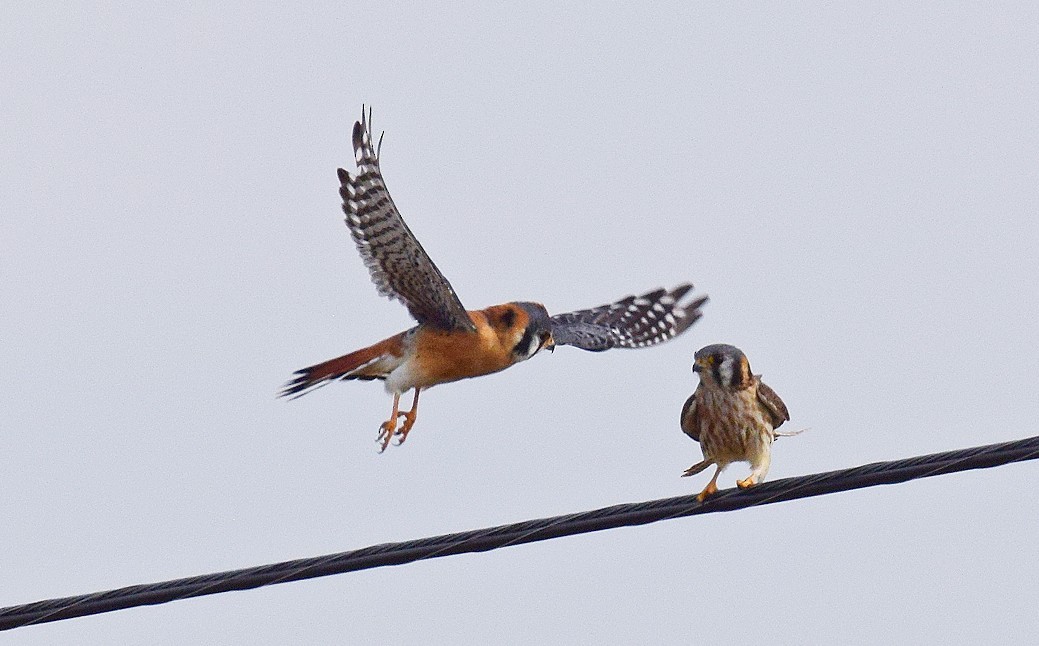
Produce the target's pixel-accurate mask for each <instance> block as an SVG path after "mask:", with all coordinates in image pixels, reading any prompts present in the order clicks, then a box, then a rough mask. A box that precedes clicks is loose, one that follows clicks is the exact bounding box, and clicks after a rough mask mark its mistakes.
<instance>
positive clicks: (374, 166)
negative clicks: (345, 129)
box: [339, 108, 476, 331]
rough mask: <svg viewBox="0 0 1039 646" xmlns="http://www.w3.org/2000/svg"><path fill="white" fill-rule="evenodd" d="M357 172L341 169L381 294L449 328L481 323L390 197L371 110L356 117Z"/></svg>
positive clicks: (348, 207) (350, 216)
mask: <svg viewBox="0 0 1039 646" xmlns="http://www.w3.org/2000/svg"><path fill="white" fill-rule="evenodd" d="M353 146H354V158H355V161H356V162H357V174H356V175H351V174H350V173H348V172H347V171H345V170H343V169H342V168H340V169H339V184H340V186H339V194H340V195H341V196H342V198H343V211H344V212H345V213H346V225H347V226H348V227H349V228H350V234H351V235H352V236H353V239H354V242H355V243H356V244H357V250H358V251H359V252H360V253H361V259H362V260H364V264H365V265H366V266H367V267H368V271H369V272H370V273H371V276H372V282H374V283H375V287H376V288H377V289H378V290H379V294H381V295H383V296H388V297H389V298H392V299H396V300H398V301H400V302H402V303H404V305H405V307H407V308H408V311H409V312H411V315H412V316H413V317H415V320H416V321H418V322H419V323H422V324H425V325H431V326H434V327H437V328H441V329H444V330H469V331H473V330H475V329H476V327H475V326H474V325H473V322H472V321H471V320H470V319H469V315H468V314H466V311H465V307H463V306H462V302H461V301H460V300H458V296H457V295H456V294H455V290H454V289H453V288H452V287H451V283H449V282H447V279H446V278H444V275H443V274H441V273H440V270H439V269H437V266H436V265H434V264H433V261H432V260H430V258H429V255H428V254H427V253H426V251H425V250H424V249H423V248H422V245H420V244H419V241H418V240H417V239H416V238H415V235H414V234H413V233H412V232H411V230H410V229H409V228H408V225H407V224H405V223H404V219H403V218H401V216H400V212H398V211H397V207H396V206H394V204H393V199H392V198H390V192H389V191H388V190H387V189H386V183H385V182H384V181H383V178H382V171H380V170H379V155H378V152H376V150H375V148H374V147H373V146H372V132H371V110H369V113H368V116H367V118H365V114H364V109H363V108H362V109H361V120H360V121H358V122H356V123H354V131H353Z"/></svg>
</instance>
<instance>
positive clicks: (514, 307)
mask: <svg viewBox="0 0 1039 646" xmlns="http://www.w3.org/2000/svg"><path fill="white" fill-rule="evenodd" d="M484 312H485V314H486V315H487V320H488V322H489V323H490V325H491V327H492V328H493V329H494V331H495V333H496V334H497V335H498V338H499V339H501V342H502V344H503V345H505V346H506V347H508V348H510V349H511V354H512V362H513V363H517V362H520V361H525V360H527V359H529V358H531V357H533V356H534V355H535V354H537V353H538V352H540V351H541V350H543V349H544V350H549V351H552V350H554V349H555V345H556V342H555V340H554V339H553V338H552V319H551V318H550V317H549V315H548V311H547V310H546V309H545V306H544V305H542V304H540V303H527V302H517V303H505V304H504V305H495V306H493V307H488V308H487V309H486V310H484Z"/></svg>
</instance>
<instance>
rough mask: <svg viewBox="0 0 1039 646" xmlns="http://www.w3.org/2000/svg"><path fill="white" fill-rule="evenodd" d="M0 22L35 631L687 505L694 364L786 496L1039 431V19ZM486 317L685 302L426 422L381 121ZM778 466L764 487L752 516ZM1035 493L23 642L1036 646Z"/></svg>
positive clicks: (194, 11) (3, 153)
mask: <svg viewBox="0 0 1039 646" xmlns="http://www.w3.org/2000/svg"><path fill="white" fill-rule="evenodd" d="M28 5H29V3H21V4H20V5H19V4H15V5H7V6H5V9H4V13H5V17H4V19H3V20H2V21H0V85H2V87H3V88H4V90H3V95H2V100H0V123H2V124H3V125H2V127H0V164H2V173H0V211H2V214H3V215H2V218H0V303H2V307H0V393H2V394H0V426H2V433H0V437H2V439H3V448H2V450H0V518H2V519H3V529H2V530H0V606H8V605H14V604H21V603H27V602H30V601H36V600H39V599H45V598H51V597H59V596H66V595H73V594H80V593H86V592H94V591H99V590H104V589H109V588H115V587H121V586H125V585H131V584H137V583H149V582H155V581H161V580H166V579H170V578H177V577H184V576H191V575H196V574H203V573H209V572H214V571H221V570H227V569H232V568H240V567H247V566H253V565H260V564H264V563H271V562H276V561H282V560H287V559H293V558H300V557H307V556H316V555H320V554H326V553H331V552H338V551H343V550H349V549H355V548H359V547H364V546H367V545H370V544H374V543H380V542H387V541H398V540H407V539H412V538H419V537H424V536H430V535H435V534H440V533H448V532H455V531H462V530H467V529H474V528H480V527H485V526H490V525H496V524H501V523H507V522H514V521H520V520H525V519H530V518H538V517H543V516H551V515H555V514H562V513H569V512H574V511H580V510H586V509H592V508H596V507H601V506H606V505H611V504H616V503H621V502H633V501H640V500H648V499H655V498H663V497H670V496H677V495H683V494H687V493H688V494H692V493H695V492H697V491H699V490H700V488H702V487H703V486H704V484H705V483H706V481H707V479H708V478H709V474H708V473H705V474H702V475H701V476H698V477H696V478H692V479H683V478H679V475H680V474H681V473H682V471H683V470H684V469H685V468H686V467H688V466H689V465H690V464H692V463H694V462H696V461H698V460H699V459H700V450H699V447H698V446H697V445H696V444H695V443H694V442H691V441H690V440H689V439H688V438H687V437H685V436H684V435H683V434H682V433H681V431H680V430H679V427H678V415H679V410H680V408H681V406H682V403H683V402H684V400H685V398H686V397H687V396H688V395H689V393H690V392H691V391H692V389H693V388H694V387H695V383H696V381H695V378H694V375H693V374H692V373H691V372H690V370H689V367H690V364H691V359H692V355H693V353H694V352H695V351H696V350H697V349H698V348H699V347H702V346H704V345H707V344H708V343H715V342H727V343H732V344H735V345H737V346H739V347H741V348H742V349H743V350H744V351H745V352H746V353H747V355H748V356H749V358H750V361H751V365H752V367H753V368H754V370H755V371H756V372H760V373H763V374H764V376H765V380H766V382H767V383H768V384H769V385H771V386H772V387H773V388H774V389H775V390H776V391H777V392H778V393H779V394H780V395H781V396H782V397H783V398H784V400H785V401H786V403H787V405H788V406H789V408H790V411H791V414H792V417H793V419H792V421H791V422H790V427H791V430H796V429H800V428H807V429H809V430H808V431H807V432H805V433H804V434H802V435H801V436H799V437H796V438H791V439H783V440H781V441H780V442H779V443H778V444H777V445H776V446H775V450H774V459H773V466H772V471H771V473H770V474H769V476H770V477H769V479H777V478H783V477H788V476H795V475H801V474H806V473H812V472H817V471H824V470H831V469H837V468H843V467H849V466H854V465H859V464H863V463H867V462H872V461H877V460H887V459H896V458H902V457H908V456H912V455H917V454H922V453H930V452H936V451H944V450H950V449H956V448H962V447H968V446H973V445H978V444H986V443H992V442H999V441H1004V440H1011V439H1017V438H1023V437H1028V436H1032V435H1035V434H1037V433H1039V430H1037V426H1036V423H1035V422H1036V419H1039V395H1037V392H1039V391H1037V388H1036V384H1035V376H1036V374H1037V373H1039V344H1037V342H1036V320H1037V317H1039V290H1037V269H1039V263H1037V261H1036V254H1037V246H1039V225H1037V224H1036V216H1037V214H1039V125H1037V123H1039V120H1037V119H1039V8H1037V7H1036V5H1035V4H1034V3H1030V2H1019V3H993V2H986V3H974V4H973V5H971V6H966V5H965V4H964V3H948V2H935V3H913V4H912V5H911V6H909V7H906V6H903V3H895V2H891V3H874V2H860V3H837V4H833V3H797V4H796V6H794V7H791V6H788V5H787V4H786V3H782V4H780V3H698V4H689V3H681V4H680V3H675V4H670V5H656V7H655V8H653V9H646V8H641V7H634V6H631V5H630V4H620V3H616V4H612V5H605V6H601V7H598V8H591V7H583V8H570V9H560V8H558V7H555V6H553V4H536V3H535V4H531V3H524V4H523V5H522V6H515V7H513V8H511V9H508V10H492V9H488V8H486V7H485V6H483V5H481V4H478V3H472V4H451V5H448V6H446V7H443V8H437V9H433V8H429V7H427V8H425V9H420V10H417V11H416V10H411V9H405V8H404V5H403V4H401V5H390V4H388V3H363V4H351V3H342V2H338V3H328V4H325V5H323V6H319V7H308V8H301V7H300V6H298V5H297V4H292V5H288V6H284V7H282V8H280V9H258V8H256V7H255V6H252V5H251V4H238V3H218V4H214V3H199V4H198V6H194V7H183V6H182V7H180V8H168V7H166V8H155V7H149V8H146V9H142V8H140V7H138V5H136V4H129V3H128V4H125V5H122V6H115V5H112V4H109V3H104V4H98V5H93V4H74V5H72V6H69V5H67V4H64V3H51V4H49V5H43V6H37V5H33V6H31V7H30V6H28ZM362 102H363V103H365V104H371V105H372V106H373V107H374V124H375V129H376V130H377V131H380V130H383V129H384V130H385V132H386V135H385V140H384V142H383V147H382V155H383V165H382V166H383V172H384V174H385V176H386V179H387V183H388V186H389V188H390V191H391V192H392V194H393V197H394V199H395V201H396V203H397V205H398V207H399V208H400V209H401V211H402V213H403V214H404V217H405V219H406V220H407V222H408V224H409V226H410V227H411V228H412V230H413V231H414V232H415V234H416V235H417V236H418V238H419V240H421V242H422V244H423V245H424V247H425V248H426V250H427V251H428V252H429V253H430V255H431V256H432V258H433V260H434V261H435V262H436V263H437V264H438V265H439V267H440V269H441V271H442V272H443V273H444V274H445V275H446V276H447V277H448V279H449V280H450V281H451V282H452V283H453V285H454V287H455V289H456V290H457V292H458V294H459V295H460V297H461V299H462V302H463V303H464V304H465V305H466V306H467V307H469V308H473V309H475V308H481V307H485V306H487V305H491V304H495V303H500V302H504V301H509V300H538V301H541V302H543V303H545V305H546V306H547V307H548V309H549V310H550V311H552V312H560V311H567V310H571V309H576V308H582V307H588V306H593V305H598V304H601V303H604V302H608V301H611V300H613V299H615V298H618V297H621V296H624V295H627V294H629V293H633V292H639V291H642V290H648V289H650V288H654V287H657V286H673V285H675V284H677V283H679V282H681V281H685V280H691V281H693V282H694V283H695V284H696V287H697V289H698V290H699V291H700V292H704V293H707V294H709V295H710V297H711V301H710V303H709V304H708V305H707V307H706V308H705V315H704V318H703V319H702V321H700V322H699V323H698V324H697V325H696V326H695V327H694V328H693V329H692V330H691V331H690V332H688V333H687V334H685V335H684V336H682V337H681V338H679V339H678V340H676V341H674V342H672V343H669V344H667V345H664V346H660V347H658V348H654V349H650V350H641V351H630V352H629V351H612V352H608V353H605V354H598V355H597V354H592V353H584V352H581V351H579V350H576V349H573V348H561V349H560V350H559V351H557V352H555V353H554V354H552V355H546V356H540V355H539V356H538V357H536V358H535V359H533V360H531V361H529V362H527V363H525V364H522V365H519V366H517V367H515V368H512V369H510V370H508V371H506V372H504V373H501V374H498V375H493V376H490V377H484V378H481V379H477V380H471V381H467V382H462V383H457V384H453V385H449V386H443V387H440V388H436V389H434V390H432V391H430V392H429V393H427V394H425V395H424V396H423V398H422V404H423V406H422V410H421V415H420V416H419V421H418V424H417V426H416V427H415V431H414V432H413V434H412V435H411V436H410V439H409V440H408V442H407V444H406V445H404V446H403V447H401V448H391V449H390V450H388V451H386V453H385V454H383V455H379V454H377V452H376V444H375V442H374V440H375V437H376V434H377V429H378V425H379V423H380V422H381V421H383V420H384V419H385V418H386V417H387V415H388V413H389V410H390V404H391V399H390V397H389V396H388V395H386V394H385V393H384V392H383V390H382V386H381V385H380V384H377V383H344V384H334V385H331V386H329V387H327V388H324V389H322V390H320V391H318V392H316V393H314V394H311V395H308V396H306V397H304V398H302V399H299V400H297V401H292V402H286V401H284V400H280V399H276V398H275V396H274V395H275V392H276V391H277V389H278V388H279V387H280V386H281V384H283V383H284V382H285V381H286V379H287V378H288V377H289V376H290V374H291V373H292V371H293V370H295V369H297V368H300V367H303V366H307V365H310V364H312V363H315V362H317V361H321V360H324V359H327V358H330V357H333V356H337V355H339V354H343V353H345V352H348V351H350V350H354V349H356V348H358V347H361V346H363V345H367V344H369V343H371V342H374V341H376V340H379V339H381V338H383V337H386V336H389V335H390V334H393V333H396V332H398V331H400V330H402V329H405V328H406V327H409V326H410V325H411V324H412V322H411V320H410V319H409V317H408V315H407V312H406V310H405V309H404V308H403V307H401V306H400V305H399V304H397V303H394V302H390V301H388V300H386V299H383V298H381V297H379V296H378V295H377V294H376V292H375V288H374V287H373V286H372V284H371V282H370V280H369V278H368V273H367V271H366V270H365V268H364V266H363V264H362V263H361V261H360V259H359V258H358V255H357V253H356V251H355V249H354V247H353V243H352V241H351V240H350V237H349V234H348V232H347V229H346V228H345V226H344V225H343V222H342V218H343V216H342V212H341V210H340V200H339V196H338V193H337V190H338V182H337V180H336V174H335V169H336V167H337V166H346V167H348V168H352V154H351V150H350V143H349V135H350V129H351V126H352V125H353V122H354V120H355V119H357V118H358V116H359V115H360V111H361V104H362ZM746 473H747V470H746V466H745V465H734V466H733V467H730V469H729V470H727V471H726V472H725V473H724V474H723V476H722V478H721V481H720V484H722V486H723V487H726V488H727V487H731V486H733V484H734V482H735V480H736V479H737V478H741V477H744V476H745V475H746ZM1037 475H1039V464H1036V463H1034V462H1031V463H1023V464H1017V465H1011V466H1007V467H1001V468H998V469H992V470H986V471H976V472H969V473H963V474H958V475H952V476H945V477H940V478H932V479H928V480H925V481H918V482H913V483H909V484H905V485H900V486H892V487H883V488H873V489H867V490H862V491H857V492H852V493H844V494H839V495H833V496H826V497H823V498H817V499H812V500H804V501H799V502H792V503H784V504H780V505H773V506H768V507H765V508H760V509H753V510H747V511H742V512H737V513H730V514H715V515H709V516H704V517H698V518H692V519H683V520H674V521H669V522H662V523H656V524H653V525H650V526H646V527H639V528H628V529H619V530H612V531H608V532H602V533H597V534H590V535H583V536H579V537H573V538H566V539H560V540H554V541H549V542H545V543H539V544H535V545H526V546H518V547H512V548H507V549H502V550H498V551H494V552H490V553H485V554H477V555H467V556H457V557H450V558H443V559H436V560H434V561H429V562H423V563H417V564H412V565H406V566H401V567H391V568H382V569H377V570H372V571H366V572H361V573H354V574H347V575H343V576H336V577H329V578H324V579H319V580H311V581H305V582H298V583H291V584H284V585H277V586H273V587H270V588H264V589H260V590H255V591H249V592H239V593H230V594H222V595H218V596H211V597H204V598H200V599H193V600H188V601H180V602H176V603H170V604H167V605H163V606H157V607H146V608H137V609H132V610H125V611H120V612H115V613H109V614H104V615H99V616H94V617H88V618H82V619H75V620H70V621H63V622H58V623H54V624H47V625H41V626H35V627H30V628H24V629H20V630H17V631H13V632H10V633H4V634H2V635H0V641H3V642H4V643H14V644H44V643H77V644H98V645H100V644H112V643H140V644H187V643H206V644H209V643H213V644H217V643H220V644H233V643H248V644H287V643H362V642H372V643H375V642H379V643H437V642H440V643H448V642H460V643H488V642H494V643H506V644H526V643H537V642H541V643H546V642H547V643H553V642H554V643H603V642H607V643H638V642H642V643H645V642H658V643H677V642H683V643H772V644H798V643H806V642H817V643H825V642H831V643H835V642H839V643H845V644H872V643H877V642H886V643H910V642H919V641H924V642H930V643H935V642H944V643H963V644H966V643H977V642H979V641H985V642H991V643H1025V642H1031V641H1032V640H1033V639H1034V637H1035V635H1036V634H1037V632H1039V612H1037V610H1036V608H1037V607H1039V557H1037V554H1036V545H1037V544H1039V503H1037V502H1036V495H1035V483H1036V476H1037Z"/></svg>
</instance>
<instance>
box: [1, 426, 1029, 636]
mask: <svg viewBox="0 0 1039 646" xmlns="http://www.w3.org/2000/svg"><path fill="white" fill-rule="evenodd" d="M1036 458H1039V436H1037V437H1031V438H1028V439H1024V440H1017V441H1013V442H1004V443H1001V444H989V445H987V446H977V447H973V448H969V449H961V450H958V451H948V452H946V453H934V454H932V455H924V456H918V457H914V458H907V459H903V460H893V461H891V462H875V463H873V464H867V465H863V466H860V467H853V468H851V469H841V470H839V471H829V472H827V473H817V474H813V475H806V476H799V477H796V478H786V479H784V480H776V481H773V482H766V483H763V484H760V485H758V486H756V487H753V488H751V489H742V490H740V489H727V490H725V491H720V492H718V493H717V494H715V495H714V496H712V497H710V498H708V499H707V500H706V501H705V502H703V503H700V502H697V500H696V498H695V497H694V496H691V495H690V496H679V497H677V498H665V499H662V500H650V501H647V502H637V503H628V504H623V505H614V506H612V507H604V508H602V509H595V510H593V511H585V512H580V513H576V514H567V515H565V516H555V517H552V518H542V519H538V520H529V521H526V522H521V523H513V524H511V525H501V526H499V527H491V528H487V529H478V530H473V531H468V532H461V533H458V534H446V535H443V536H433V537H430V538H421V539H418V540H412V541H404V542H402V543H385V544H382V545H373V546H371V547H366V548H363V549H359V550H353V551H350V552H341V553H339V554H329V555H327V556H318V557H314V558H305V559H299V560H296V561H285V562H282V563H274V564H271V565H263V566H259V567H252V568H245V569H242V570H231V571H227V572H217V573H215V574H206V575H202V576H194V577H189V578H186V579H175V580H172V581H163V582H161V583H152V584H148V585H134V586H130V587H126V588H119V589H117V590H108V591H105V592H95V593H93V594H84V595H79V596H75V597H65V598H62V599H50V600H47V601H37V602H35V603H28V604H25V605H20V606H10V607H8V608H0V630H8V629H11V628H18V627H22V626H28V625H31V624H37V623H44V622H49V621H59V620H62V619H70V618H72V617H82V616H85V615H93V614H98V613H102V612H110V611H112V610H121V609H124V608H133V607H136V606H143V605H152V604H159V603H166V602H167V601H175V600H177V599H188V598H191V597H200V596H204V595H209V594H217V593H219V592H228V591H231V590H248V589H251V588H258V587H261V586H265V585H272V584H275V583H285V582H287V581H299V580H302V579H311V578H315V577H319V576H328V575H331V574H341V573H343V572H354V571H357V570H365V569H368V568H375V567H382V566H386V565H402V564H404V563H411V562H412V561H419V560H422V559H431V558H437V557H441V556H449V555H452V554H464V553H467V552H485V551H488V550H493V549H498V548H499V547H507V546H509V545H520V544H522V543H533V542H535V541H544V540H548V539H551V538H559V537H561V536H571V535H574V534H584V533H586V532H596V531H600V530H603V529H612V528H615V527H625V526H631V525H645V524H647V523H653V522H656V521H659V520H668V519H671V518H681V517H683V516H694V515H697V514H709V513H712V512H718V511H735V510H737V509H744V508H746V507H755V506H758V505H767V504H772V503H776V502H784V501H787V500H796V499H798V498H808V497H811V496H821V495H824V494H829V493H836V492H839V491H848V490H851V489H861V488H863V487H873V486H876V485H883V484H898V483H901V482H906V481H908V480H915V479H917V478H927V477H930V476H936V475H943V474H946V473H955V472H957V471H967V470H969V469H985V468H989V467H995V466H1000V465H1003V464H1008V463H1011V462H1021V461H1024V460H1034V459H1036Z"/></svg>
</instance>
